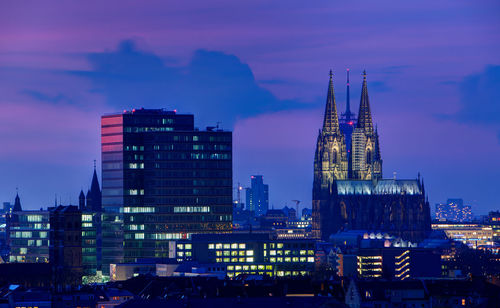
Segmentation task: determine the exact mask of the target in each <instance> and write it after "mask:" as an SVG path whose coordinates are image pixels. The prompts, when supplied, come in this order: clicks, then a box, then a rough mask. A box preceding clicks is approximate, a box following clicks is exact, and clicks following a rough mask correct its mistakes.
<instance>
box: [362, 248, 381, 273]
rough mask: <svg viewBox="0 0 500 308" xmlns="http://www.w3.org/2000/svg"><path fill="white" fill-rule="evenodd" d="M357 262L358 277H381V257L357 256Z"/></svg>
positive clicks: (372, 255)
mask: <svg viewBox="0 0 500 308" xmlns="http://www.w3.org/2000/svg"><path fill="white" fill-rule="evenodd" d="M357 261H358V263H357V265H358V266H357V269H358V275H359V277H360V278H380V277H382V255H374V254H363V255H358V256H357Z"/></svg>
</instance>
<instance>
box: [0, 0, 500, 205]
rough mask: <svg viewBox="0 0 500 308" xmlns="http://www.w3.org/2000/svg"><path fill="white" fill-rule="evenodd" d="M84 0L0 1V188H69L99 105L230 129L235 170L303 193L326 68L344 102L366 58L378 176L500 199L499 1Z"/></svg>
mask: <svg viewBox="0 0 500 308" xmlns="http://www.w3.org/2000/svg"><path fill="white" fill-rule="evenodd" d="M270 2H271V1H255V0H253V1H189V2H187V3H182V4H181V2H173V1H172V2H171V3H169V1H148V5H147V6H146V5H144V2H139V1H106V2H105V3H103V1H85V2H74V1H66V2H59V1H58V2H53V3H50V1H32V2H31V3H29V4H28V3H27V2H25V1H23V2H22V3H18V2H10V3H7V2H3V3H2V4H0V106H1V107H2V112H1V113H0V131H1V134H0V144H1V147H0V201H13V199H14V195H15V191H16V187H19V192H20V195H21V200H22V202H23V204H24V206H25V207H26V208H39V207H42V206H43V207H46V206H47V205H51V204H53V200H54V195H55V194H57V195H58V196H60V198H61V200H62V202H63V203H69V202H72V203H76V201H77V196H78V192H79V190H80V189H82V188H83V189H87V188H88V186H89V184H90V179H91V172H92V164H93V159H95V158H97V159H99V158H100V148H99V121H100V115H101V114H102V113H106V112H116V111H121V110H123V109H131V108H134V107H142V106H143V107H146V108H148V107H149V108H158V107H164V108H167V109H177V110H178V111H179V112H189V113H194V114H195V119H197V121H196V122H197V125H199V126H200V127H204V126H206V125H213V123H215V122H217V121H222V123H223V126H224V127H225V128H229V129H233V130H234V141H233V142H234V180H235V183H236V182H237V181H240V182H241V183H242V184H243V185H248V184H249V177H250V175H251V174H263V175H264V179H265V181H266V182H267V183H268V184H270V199H271V200H270V201H271V204H274V206H275V207H282V206H284V205H285V204H288V205H290V204H292V202H291V200H294V199H298V200H302V201H303V204H304V205H306V206H310V204H311V188H312V166H313V153H314V146H315V140H316V134H317V130H318V129H319V128H320V126H321V124H322V123H321V119H322V112H323V108H324V107H323V106H324V102H325V99H326V90H327V82H328V70H329V69H330V68H333V69H334V73H335V76H334V82H335V84H334V85H335V90H336V93H337V96H336V98H337V104H338V108H339V109H340V110H343V109H344V105H345V69H346V68H347V67H349V68H351V104H352V106H353V109H354V111H355V112H357V108H358V104H359V97H360V89H361V75H360V74H361V71H362V70H363V69H365V68H366V70H367V72H368V89H369V94H370V102H371V107H372V113H373V118H374V122H375V123H377V124H378V129H379V133H380V136H381V137H380V138H381V140H380V141H381V152H382V157H383V159H384V175H385V177H392V174H393V172H394V171H396V172H397V176H398V177H400V178H415V177H416V175H417V172H419V171H420V172H421V173H422V175H423V176H424V179H425V183H426V189H427V191H428V193H429V199H430V202H431V204H432V205H433V204H434V203H436V202H441V201H444V200H445V199H446V198H448V197H462V198H464V201H465V202H466V203H470V204H472V205H473V206H474V208H473V210H474V211H475V212H476V213H485V212H487V211H488V210H490V209H500V193H499V192H500V180H499V178H498V176H499V175H500V99H499V95H498V92H499V90H500V52H499V50H500V3H499V2H498V1H463V0H445V1H437V2H436V1H413V2H409V1H384V0H382V1H356V2H355V4H354V3H346V1H343V2H342V1H332V0H329V1H313V2H311V1H280V2H273V3H270Z"/></svg>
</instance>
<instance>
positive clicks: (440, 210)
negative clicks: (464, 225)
mask: <svg viewBox="0 0 500 308" xmlns="http://www.w3.org/2000/svg"><path fill="white" fill-rule="evenodd" d="M435 214H436V219H437V220H439V221H441V222H444V221H448V222H471V221H472V208H471V206H470V205H464V201H463V200H462V199H448V200H447V201H446V203H437V204H436V212H435Z"/></svg>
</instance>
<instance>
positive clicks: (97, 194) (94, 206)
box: [87, 160, 102, 211]
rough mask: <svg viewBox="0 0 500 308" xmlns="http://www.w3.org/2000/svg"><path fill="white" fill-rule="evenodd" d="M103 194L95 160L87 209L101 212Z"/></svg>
mask: <svg viewBox="0 0 500 308" xmlns="http://www.w3.org/2000/svg"><path fill="white" fill-rule="evenodd" d="M101 198H102V193H101V188H100V187H99V180H98V178H97V170H96V161H95V160H94V174H93V175H92V183H91V184H90V190H89V192H88V193H87V208H88V209H89V210H93V211H101V209H102V200H101Z"/></svg>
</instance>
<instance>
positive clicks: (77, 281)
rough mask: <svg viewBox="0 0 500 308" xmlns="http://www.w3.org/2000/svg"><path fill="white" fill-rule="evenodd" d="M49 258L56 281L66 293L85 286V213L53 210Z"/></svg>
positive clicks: (71, 209) (70, 207) (72, 208)
mask: <svg viewBox="0 0 500 308" xmlns="http://www.w3.org/2000/svg"><path fill="white" fill-rule="evenodd" d="M49 211H50V246H49V258H50V265H51V270H52V281H53V284H54V286H55V287H56V290H59V291H62V290H66V289H68V288H71V287H75V286H78V285H81V280H82V275H83V266H82V212H81V211H80V210H79V209H78V207H77V206H74V205H68V206H62V205H59V206H57V207H54V208H50V209H49Z"/></svg>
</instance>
